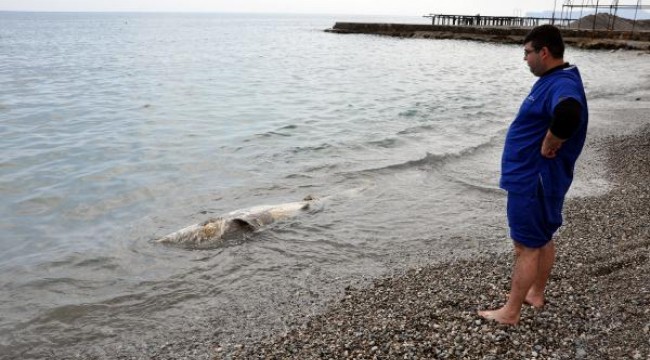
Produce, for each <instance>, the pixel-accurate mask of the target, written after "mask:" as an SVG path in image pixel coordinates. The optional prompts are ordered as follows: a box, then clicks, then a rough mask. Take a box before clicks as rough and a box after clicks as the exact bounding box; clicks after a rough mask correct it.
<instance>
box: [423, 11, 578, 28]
mask: <svg viewBox="0 0 650 360" xmlns="http://www.w3.org/2000/svg"><path fill="white" fill-rule="evenodd" d="M424 17H425V18H431V25H434V26H435V25H441V26H478V27H509V28H515V27H522V28H532V27H535V26H539V25H543V24H554V25H558V26H562V25H568V23H569V22H570V21H573V20H577V19H556V18H544V17H521V16H481V15H448V14H429V15H425V16H424Z"/></svg>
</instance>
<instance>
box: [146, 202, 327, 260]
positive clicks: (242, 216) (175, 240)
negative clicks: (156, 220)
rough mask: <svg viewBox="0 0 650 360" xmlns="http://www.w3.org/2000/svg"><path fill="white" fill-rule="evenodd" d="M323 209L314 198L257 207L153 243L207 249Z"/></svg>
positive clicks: (191, 227) (173, 234) (176, 233)
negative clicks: (278, 222) (275, 223)
mask: <svg viewBox="0 0 650 360" xmlns="http://www.w3.org/2000/svg"><path fill="white" fill-rule="evenodd" d="M322 208H323V199H320V198H316V197H313V196H307V197H306V198H305V199H303V201H297V202H292V203H285V204H278V205H262V206H256V207H252V208H249V209H244V210H237V211H233V212H230V213H227V214H224V215H222V216H219V217H216V218H211V219H208V220H206V221H204V222H202V223H199V224H194V225H191V226H188V227H186V228H184V229H181V230H179V231H176V232H173V233H171V234H169V235H167V236H164V237H162V238H160V239H157V240H155V242H158V243H163V244H171V245H177V246H182V247H188V248H207V247H211V246H216V245H219V244H221V243H222V242H223V241H224V240H229V239H237V238H241V237H242V236H243V235H244V234H247V233H252V232H255V231H257V230H259V229H261V228H262V227H264V226H266V225H269V224H271V223H274V222H276V221H279V220H284V219H288V218H292V217H295V216H297V215H299V214H301V213H305V212H306V213H313V212H317V211H320V210H322Z"/></svg>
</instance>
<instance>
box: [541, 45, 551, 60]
mask: <svg viewBox="0 0 650 360" xmlns="http://www.w3.org/2000/svg"><path fill="white" fill-rule="evenodd" d="M549 54H550V53H549V52H548V48H547V47H546V46H544V47H543V48H541V49H540V50H539V56H540V57H542V58H545V57H547V56H548V55H549Z"/></svg>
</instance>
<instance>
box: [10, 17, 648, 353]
mask: <svg viewBox="0 0 650 360" xmlns="http://www.w3.org/2000/svg"><path fill="white" fill-rule="evenodd" d="M359 19H360V18H356V17H350V18H349V19H341V18H340V17H339V18H333V17H327V16H318V17H316V16H278V15H275V16H267V15H254V16H253V15H198V14H183V15H180V14H165V15H161V14H159V15H154V14H21V13H0V20H1V21H0V133H1V134H2V142H0V150H1V151H0V194H1V200H0V204H1V205H2V206H1V207H0V229H1V230H2V238H0V269H1V270H2V273H1V275H0V288H1V289H2V291H0V309H1V315H0V354H3V355H2V356H8V357H14V356H16V354H22V355H21V356H23V357H30V356H33V357H38V354H42V353H47V351H50V350H51V349H56V348H62V347H68V346H73V345H74V346H80V347H84V346H88V345H89V344H93V346H97V347H99V348H101V347H102V346H108V345H111V344H124V343H128V342H133V341H138V340H137V339H140V338H155V337H157V336H158V337H163V336H166V335H168V334H171V333H174V332H175V331H178V330H179V329H203V328H210V329H212V331H213V332H214V333H215V336H222V337H226V336H235V335H233V334H235V333H236V332H237V331H251V330H250V329H240V330H236V328H237V326H240V325H241V319H239V320H237V321H239V322H237V321H236V320H235V319H233V318H234V317H238V318H241V316H251V317H255V316H257V317H258V318H257V319H255V320H251V321H250V324H251V326H256V325H254V324H257V323H259V322H264V321H267V322H268V323H272V322H273V321H276V320H277V319H274V318H273V317H274V316H276V317H280V316H281V315H280V312H277V313H276V312H274V311H273V310H272V309H270V308H269V306H274V307H275V306H277V307H282V306H303V305H305V304H307V306H312V304H316V303H319V302H322V298H323V297H324V296H327V295H328V294H332V293H335V292H336V291H337V290H336V289H340V288H341V286H342V284H345V283H346V282H349V281H351V280H350V279H359V278H365V277H372V276H377V275H379V274H382V273H384V272H385V271H386V270H387V269H390V268H391V267H393V266H408V265H409V264H410V263H414V262H417V261H422V260H423V259H424V260H426V259H435V258H446V257H449V256H456V255H450V254H469V253H471V252H472V251H478V250H482V249H495V248H502V247H504V246H506V245H507V242H505V243H504V242H503V239H504V238H505V234H506V232H505V224H504V220H503V218H502V217H503V215H502V214H503V211H502V206H503V204H502V202H503V194H502V193H501V192H500V190H498V189H497V181H498V171H499V157H500V150H501V144H502V141H503V136H504V134H505V131H506V128H507V126H508V124H509V122H510V121H511V118H512V116H513V115H514V113H515V112H516V111H517V108H518V105H519V102H520V100H521V99H522V98H523V97H524V96H525V94H526V93H527V91H528V89H529V87H530V86H531V85H532V83H533V82H534V80H535V79H534V78H533V76H532V75H530V73H529V72H528V70H527V68H526V66H525V63H524V62H523V60H522V49H521V47H520V46H512V45H498V44H484V43H475V42H465V41H432V40H422V39H396V38H384V37H376V36H365V35H354V36H350V35H348V36H342V35H336V34H328V33H324V32H323V31H322V30H323V29H325V28H328V27H331V26H332V25H333V24H334V22H335V21H336V20H359ZM361 20H368V21H377V19H376V18H366V19H361ZM381 20H386V21H401V20H404V19H381ZM405 20H406V21H415V20H416V19H405ZM417 20H418V21H419V19H417ZM567 59H568V60H569V61H571V62H575V63H577V64H578V65H579V66H580V67H581V69H582V72H583V77H584V78H585V83H586V87H587V90H588V96H589V97H590V100H591V99H593V101H594V103H595V104H596V113H597V112H598V111H599V109H600V111H606V107H607V105H602V104H609V103H611V102H612V101H619V100H620V101H622V102H626V101H630V103H633V100H631V98H633V97H634V96H636V95H635V94H636V92H637V91H638V89H639V88H640V87H641V88H645V89H647V87H648V86H647V84H648V83H649V81H648V80H650V78H649V75H648V74H649V72H648V68H649V67H650V66H649V65H648V64H649V62H648V56H647V55H637V54H636V53H622V52H586V51H581V50H576V49H570V51H569V53H568V56H567ZM599 104H601V105H600V106H601V107H600V108H598V106H599ZM595 124H596V127H597V128H598V127H600V128H607V126H608V124H606V123H598V120H597V119H596V121H595ZM578 176H580V174H578ZM585 178H586V177H585ZM589 181H596V182H595V184H598V182H597V179H594V177H589V179H584V180H582V179H579V183H578V184H577V185H578V188H580V189H581V192H580V194H589V192H590V186H584V185H583V186H582V187H580V184H587V185H589V184H590V183H589ZM309 194H311V195H316V196H322V197H328V200H327V202H326V204H325V207H324V209H323V210H322V211H320V212H317V213H314V214H305V215H304V216H299V217H296V218H294V219H291V220H286V221H282V222H279V223H277V224H274V225H272V226H270V227H269V228H267V229H265V230H264V231H262V232H259V233H255V234H252V235H250V236H246V237H244V238H241V239H237V240H235V241H231V242H229V243H227V244H225V245H224V246H220V247H216V248H214V249H210V250H202V251H187V250H183V249H178V248H173V247H165V246H159V245H157V244H154V243H152V241H151V240H153V239H155V238H158V237H160V236H163V235H165V234H167V233H169V232H172V231H175V230H178V229H180V228H183V227H185V226H187V225H190V224H193V223H197V222H201V221H203V220H205V219H207V218H208V217H211V216H218V215H219V214H223V213H227V212H230V211H233V210H236V209H242V208H247V207H251V206H256V205H262V204H276V203H284V202H293V201H298V200H301V199H302V198H303V197H305V196H306V195H309ZM396 264H397V265H396ZM287 302H289V303H287ZM264 314H265V315H264ZM262 316H267V317H269V319H266V320H264V319H261V320H260V319H259V317H262ZM215 319H219V323H218V324H215ZM235 323H237V325H233V324H235ZM25 351H26V353H25Z"/></svg>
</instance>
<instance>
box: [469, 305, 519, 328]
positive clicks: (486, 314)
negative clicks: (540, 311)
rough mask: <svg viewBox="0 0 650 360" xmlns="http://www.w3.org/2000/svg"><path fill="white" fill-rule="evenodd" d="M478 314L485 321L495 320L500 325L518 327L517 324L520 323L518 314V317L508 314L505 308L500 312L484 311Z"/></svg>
mask: <svg viewBox="0 0 650 360" xmlns="http://www.w3.org/2000/svg"><path fill="white" fill-rule="evenodd" d="M478 314H479V316H481V317H483V318H485V319H488V320H494V321H496V322H498V323H499V324H505V325H517V323H518V322H519V314H517V315H516V316H513V315H511V314H507V312H506V311H505V310H504V308H501V309H498V310H483V311H479V312H478Z"/></svg>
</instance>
